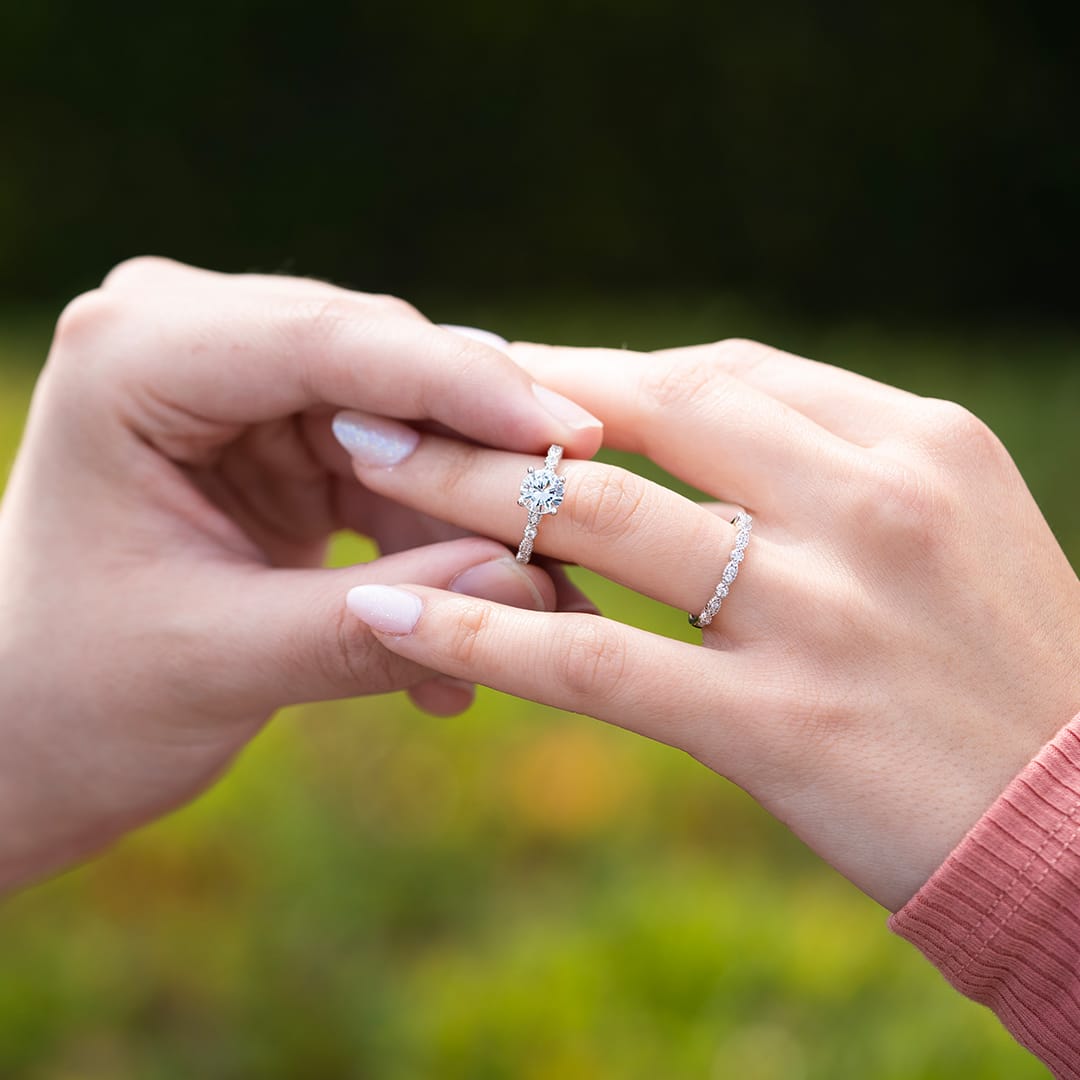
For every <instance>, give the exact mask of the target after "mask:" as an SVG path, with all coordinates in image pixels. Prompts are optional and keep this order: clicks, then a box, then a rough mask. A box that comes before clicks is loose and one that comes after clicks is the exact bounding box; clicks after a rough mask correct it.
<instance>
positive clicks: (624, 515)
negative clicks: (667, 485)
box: [570, 465, 648, 537]
mask: <svg viewBox="0 0 1080 1080" xmlns="http://www.w3.org/2000/svg"><path fill="white" fill-rule="evenodd" d="M647 483H648V482H647V481H646V480H643V479H642V478H641V477H640V476H637V475H636V474H634V473H632V472H630V471H628V470H627V469H621V468H618V467H617V466H606V465H600V466H591V467H587V469H586V471H584V472H583V475H582V477H581V480H580V481H579V482H578V483H577V484H576V485H575V492H574V498H573V501H572V503H571V507H572V509H571V514H570V516H571V519H572V521H573V523H574V525H575V526H578V527H580V528H582V529H584V530H586V532H588V533H591V534H592V535H593V536H599V537H607V536H624V535H625V534H626V531H627V530H628V529H629V528H630V527H631V526H634V525H637V524H639V522H637V521H636V520H635V518H636V515H637V514H638V512H639V511H640V510H641V509H642V506H643V504H644V502H645V500H646V496H647V492H648V487H647Z"/></svg>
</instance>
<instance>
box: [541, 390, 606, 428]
mask: <svg viewBox="0 0 1080 1080" xmlns="http://www.w3.org/2000/svg"><path fill="white" fill-rule="evenodd" d="M533 393H534V394H535V395H536V400H537V401H539V402H540V404H541V405H543V406H544V408H545V409H547V411H548V412H549V413H551V415H552V416H554V417H555V419H556V420H558V421H559V423H561V424H565V425H566V426H567V427H572V428H577V429H581V428H591V427H603V426H604V425H603V423H602V422H601V421H600V420H597V419H596V417H595V416H593V414H592V413H591V412H588V411H587V410H586V409H583V408H582V407H581V406H580V405H579V404H578V403H577V402H576V401H571V400H570V399H569V398H568V397H563V396H562V394H556V393H555V391H554V390H549V389H548V388H547V387H546V386H541V385H540V384H539V383H533Z"/></svg>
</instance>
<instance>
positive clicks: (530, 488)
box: [517, 443, 566, 563]
mask: <svg viewBox="0 0 1080 1080" xmlns="http://www.w3.org/2000/svg"><path fill="white" fill-rule="evenodd" d="M562 453H563V451H562V447H561V446H558V445H556V444H554V443H553V444H552V445H551V447H550V449H549V450H548V453H547V459H546V460H545V462H544V465H543V467H542V468H539V469H537V468H536V467H535V466H532V465H530V466H529V467H528V469H526V471H525V476H524V479H522V481H521V490H520V492H519V494H518V500H517V504H518V506H521V507H524V508H525V509H526V510H527V511H528V512H529V518H528V521H527V522H526V524H525V532H524V534H523V536H522V539H521V545H520V546H519V547H518V553H517V561H518V562H520V563H527V562H528V561H529V559H530V558H532V553H533V543H534V541H535V539H536V533H537V528H538V526H539V524H540V519H541V518H542V517H544V516H545V515H546V514H551V515H552V516H554V515H555V514H557V513H558V511H559V507H560V506H561V505H562V501H563V497H564V495H565V494H566V478H565V477H562V476H559V474H558V473H557V472H556V471H555V470H556V469H557V468H558V466H559V462H560V461H561V460H562Z"/></svg>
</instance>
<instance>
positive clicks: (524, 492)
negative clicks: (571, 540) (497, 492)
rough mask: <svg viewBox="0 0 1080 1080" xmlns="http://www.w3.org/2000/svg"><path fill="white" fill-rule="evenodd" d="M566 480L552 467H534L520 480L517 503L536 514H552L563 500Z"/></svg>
mask: <svg viewBox="0 0 1080 1080" xmlns="http://www.w3.org/2000/svg"><path fill="white" fill-rule="evenodd" d="M565 486H566V481H565V479H564V478H563V477H561V476H558V475H556V473H555V471H554V470H553V469H548V468H544V469H536V470H535V471H533V472H529V473H526V474H525V479H524V480H522V481H521V497H520V498H519V499H518V503H519V504H520V505H521V506H524V507H525V508H526V509H527V510H531V511H532V512H533V513H536V514H554V513H555V511H556V510H558V509H559V506H560V505H561V504H562V501H563V489H564V488H565Z"/></svg>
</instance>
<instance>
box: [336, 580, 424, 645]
mask: <svg viewBox="0 0 1080 1080" xmlns="http://www.w3.org/2000/svg"><path fill="white" fill-rule="evenodd" d="M345 606H346V607H347V608H348V609H349V610H350V611H351V612H352V613H353V614H354V615H355V616H356V617H357V618H358V619H359V620H360V621H361V622H364V623H367V624H368V626H370V627H371V629H372V630H379V631H381V632H382V633H384V634H410V633H412V629H413V627H414V626H415V625H416V620H417V619H419V618H420V611H421V608H422V607H423V604H422V603H421V602H420V597H419V596H417V595H416V593H411V592H407V591H406V590H405V589H395V588H393V587H392V586H390V585H357V586H355V588H352V589H350V590H349V591H348V593H347V594H346V596H345Z"/></svg>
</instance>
